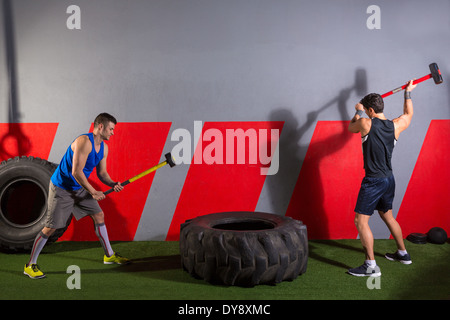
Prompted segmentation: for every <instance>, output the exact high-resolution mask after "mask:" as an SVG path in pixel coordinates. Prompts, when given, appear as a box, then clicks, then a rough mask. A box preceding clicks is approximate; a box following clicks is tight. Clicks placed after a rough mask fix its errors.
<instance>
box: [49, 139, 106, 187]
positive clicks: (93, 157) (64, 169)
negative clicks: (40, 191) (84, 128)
mask: <svg viewBox="0 0 450 320" xmlns="http://www.w3.org/2000/svg"><path fill="white" fill-rule="evenodd" d="M83 135H84V136H88V137H89V140H90V141H91V143H92V151H91V153H90V154H89V156H88V158H87V160H86V165H85V166H84V168H83V172H84V175H85V176H86V179H87V178H89V176H90V175H91V173H92V171H93V170H94V168H95V167H96V166H97V165H98V164H99V163H100V161H101V160H102V159H103V142H102V144H101V145H100V150H99V152H98V153H97V152H96V151H95V145H94V135H93V134H92V133H87V134H83ZM71 145H72V144H71ZM72 161H73V150H72V148H71V146H69V148H67V151H66V153H65V154H64V156H63V158H62V160H61V162H60V163H59V165H58V167H57V168H56V170H55V172H54V173H53V175H52V177H51V181H52V183H53V184H54V185H55V186H57V187H59V188H61V189H64V190H68V191H73V190H78V189H81V185H80V184H79V183H78V182H77V181H76V180H75V178H74V177H73V176H72V165H73V162H72Z"/></svg>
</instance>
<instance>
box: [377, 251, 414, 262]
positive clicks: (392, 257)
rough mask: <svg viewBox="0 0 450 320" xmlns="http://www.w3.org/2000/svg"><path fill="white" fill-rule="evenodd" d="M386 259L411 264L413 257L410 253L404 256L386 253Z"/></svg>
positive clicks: (396, 253)
mask: <svg viewBox="0 0 450 320" xmlns="http://www.w3.org/2000/svg"><path fill="white" fill-rule="evenodd" d="M384 257H385V258H386V259H388V260H390V261H400V262H401V263H403V264H411V263H412V261H411V256H410V255H409V253H407V254H405V255H404V256H402V255H400V254H399V253H398V252H395V253H386V254H385V255H384Z"/></svg>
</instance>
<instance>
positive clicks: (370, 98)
mask: <svg viewBox="0 0 450 320" xmlns="http://www.w3.org/2000/svg"><path fill="white" fill-rule="evenodd" d="M360 103H361V104H362V105H363V106H364V108H366V109H367V110H368V109H369V108H372V109H373V111H375V113H382V112H383V110H384V101H383V98H382V97H381V96H380V95H379V94H378V93H369V94H368V95H367V96H365V97H364V98H362V99H361V101H360Z"/></svg>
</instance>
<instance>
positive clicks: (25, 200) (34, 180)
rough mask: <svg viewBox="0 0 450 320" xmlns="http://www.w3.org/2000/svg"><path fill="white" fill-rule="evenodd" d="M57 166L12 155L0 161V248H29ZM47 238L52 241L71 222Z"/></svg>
mask: <svg viewBox="0 0 450 320" xmlns="http://www.w3.org/2000/svg"><path fill="white" fill-rule="evenodd" d="M56 167H57V165H56V164H54V163H51V162H48V161H47V160H44V159H40V158H35V157H31V156H29V157H26V156H22V157H15V158H11V159H8V160H6V161H2V162H1V163H0V250H1V251H3V252H23V251H27V250H30V249H31V247H32V246H33V243H34V239H35V237H36V235H37V234H38V233H39V232H40V231H41V230H42V228H43V227H44V224H45V221H46V213H47V198H48V189H49V184H50V178H51V176H52V174H53V172H54V171H55V169H56ZM70 221H71V219H69V220H68V221H67V225H66V227H65V228H62V229H58V230H56V231H55V233H54V234H53V235H52V236H51V237H50V238H49V240H48V242H47V243H48V244H50V243H52V242H55V241H56V240H57V239H58V238H59V237H60V236H62V234H63V233H64V231H65V230H66V229H67V227H68V225H69V224H70Z"/></svg>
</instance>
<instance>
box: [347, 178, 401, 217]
mask: <svg viewBox="0 0 450 320" xmlns="http://www.w3.org/2000/svg"><path fill="white" fill-rule="evenodd" d="M394 193H395V179H394V176H393V175H391V176H389V177H386V178H369V177H364V179H363V180H362V182H361V189H359V194H358V200H357V201H356V207H355V212H357V213H360V214H365V215H369V216H371V215H372V214H373V212H374V211H375V210H378V211H382V212H387V211H389V210H391V209H392V202H393V201H394Z"/></svg>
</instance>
